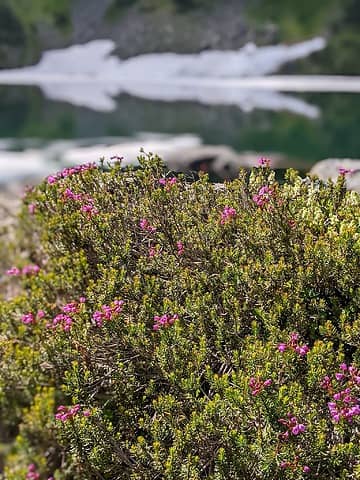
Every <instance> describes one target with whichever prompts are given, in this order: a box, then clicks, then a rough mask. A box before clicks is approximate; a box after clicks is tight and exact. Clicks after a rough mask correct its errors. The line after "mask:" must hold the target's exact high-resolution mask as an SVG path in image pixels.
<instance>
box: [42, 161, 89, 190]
mask: <svg viewBox="0 0 360 480" xmlns="http://www.w3.org/2000/svg"><path fill="white" fill-rule="evenodd" d="M94 168H97V167H96V164H95V163H86V164H84V165H77V166H76V167H70V168H64V169H63V170H62V171H61V172H57V173H55V174H54V175H49V176H48V177H47V183H48V184H49V185H53V184H54V183H57V182H58V181H59V180H61V179H62V178H66V177H71V176H72V175H76V174H78V173H82V172H85V171H86V170H92V169H94Z"/></svg>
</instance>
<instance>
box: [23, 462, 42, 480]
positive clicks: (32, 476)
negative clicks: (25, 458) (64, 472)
mask: <svg viewBox="0 0 360 480" xmlns="http://www.w3.org/2000/svg"><path fill="white" fill-rule="evenodd" d="M25 478H26V480H39V478H40V473H38V472H37V470H36V465H35V464H34V463H30V465H29V466H28V471H27V474H26V477H25Z"/></svg>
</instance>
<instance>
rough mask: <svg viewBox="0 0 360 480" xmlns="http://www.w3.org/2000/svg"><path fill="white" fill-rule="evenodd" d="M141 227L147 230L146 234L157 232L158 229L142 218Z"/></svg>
mask: <svg viewBox="0 0 360 480" xmlns="http://www.w3.org/2000/svg"><path fill="white" fill-rule="evenodd" d="M139 225H140V228H141V230H145V231H146V232H150V233H154V232H156V228H155V227H153V226H152V225H150V223H149V221H148V220H147V219H146V218H142V219H141V220H140V223H139Z"/></svg>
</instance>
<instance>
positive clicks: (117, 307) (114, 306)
mask: <svg viewBox="0 0 360 480" xmlns="http://www.w3.org/2000/svg"><path fill="white" fill-rule="evenodd" d="M123 305H124V301H123V300H114V301H113V302H112V303H111V305H102V306H101V310H97V311H96V312H95V313H94V314H93V316H92V319H93V323H94V325H96V326H97V327H102V326H103V324H104V321H105V320H106V321H110V320H113V318H114V317H115V316H116V315H119V313H121V312H122V308H123Z"/></svg>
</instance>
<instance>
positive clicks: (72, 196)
mask: <svg viewBox="0 0 360 480" xmlns="http://www.w3.org/2000/svg"><path fill="white" fill-rule="evenodd" d="M63 198H64V200H73V201H75V202H84V203H83V204H82V205H81V207H80V211H81V212H83V213H86V215H87V217H88V218H91V217H93V216H94V215H98V213H99V210H98V209H97V208H96V207H95V205H94V199H93V198H91V197H90V196H89V195H85V194H82V193H74V192H73V191H72V190H71V189H70V188H66V189H65V191H64V193H63Z"/></svg>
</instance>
